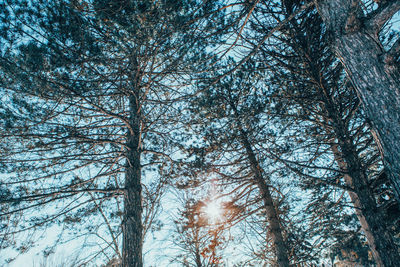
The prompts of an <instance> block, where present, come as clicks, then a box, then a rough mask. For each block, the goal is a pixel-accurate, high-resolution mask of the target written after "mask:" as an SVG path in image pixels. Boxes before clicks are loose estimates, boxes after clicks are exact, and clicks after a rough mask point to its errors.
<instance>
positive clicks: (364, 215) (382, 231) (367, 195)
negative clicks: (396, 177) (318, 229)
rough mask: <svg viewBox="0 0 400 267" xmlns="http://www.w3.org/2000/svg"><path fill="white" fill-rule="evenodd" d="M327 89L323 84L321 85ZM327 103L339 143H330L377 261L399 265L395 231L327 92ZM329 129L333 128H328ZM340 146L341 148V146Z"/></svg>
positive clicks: (387, 264)
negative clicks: (389, 227) (379, 204)
mask: <svg viewBox="0 0 400 267" xmlns="http://www.w3.org/2000/svg"><path fill="white" fill-rule="evenodd" d="M322 90H324V88H322ZM321 95H323V96H325V97H324V102H325V105H322V106H321V108H322V109H324V110H325V112H326V113H327V117H328V118H329V119H330V120H332V123H331V125H332V126H331V128H332V130H333V131H334V133H335V137H336V138H337V140H338V144H333V145H331V150H332V152H333V155H334V157H335V160H336V162H337V163H338V166H339V168H340V169H341V171H343V172H344V173H345V175H344V180H345V183H346V185H347V186H348V187H350V188H352V189H353V191H348V194H349V196H350V199H351V202H352V203H353V206H354V209H355V212H356V215H357V218H358V220H359V221H360V224H361V227H362V230H363V232H364V234H365V236H366V238H367V241H368V244H369V247H370V249H371V251H372V254H373V257H374V259H375V262H376V264H377V265H378V266H396V264H397V263H398V262H400V256H399V254H398V250H397V246H396V244H395V243H394V240H393V237H392V234H391V232H390V230H389V229H388V228H387V225H386V223H385V217H384V215H383V213H382V211H380V210H379V209H378V207H377V204H376V201H375V196H374V193H373V191H372V189H371V188H370V185H369V182H368V178H367V174H366V172H365V167H364V166H363V164H362V162H361V159H360V158H359V156H358V153H357V149H356V147H355V145H354V143H353V138H352V137H351V133H350V132H349V131H348V130H347V128H346V125H345V123H344V122H343V120H341V118H340V117H338V116H337V114H340V112H339V111H338V110H337V107H336V106H335V105H334V103H333V102H332V101H331V100H330V99H329V98H328V97H327V96H328V94H327V93H326V92H325V94H324V93H321ZM325 130H326V131H327V132H328V133H329V131H330V129H325ZM339 148H340V149H339Z"/></svg>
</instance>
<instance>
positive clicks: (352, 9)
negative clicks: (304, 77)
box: [316, 0, 400, 203]
mask: <svg viewBox="0 0 400 267" xmlns="http://www.w3.org/2000/svg"><path fill="white" fill-rule="evenodd" d="M316 6H317V9H318V12H319V14H320V15H321V17H322V19H323V20H324V22H325V24H326V25H327V29H328V31H329V32H330V33H331V34H332V48H333V50H334V52H335V53H336V54H337V56H338V58H339V59H340V60H341V62H342V63H343V65H344V67H345V69H346V72H347V73H348V75H349V77H350V79H351V80H352V83H353V85H354V87H355V89H356V91H357V94H358V97H359V98H360V100H361V102H362V104H363V106H364V110H365V113H366V116H367V118H368V119H369V120H370V121H371V123H372V125H373V128H374V131H375V132H376V133H377V135H378V138H379V143H380V144H379V145H380V146H381V147H382V149H383V153H384V160H385V163H386V165H387V166H386V167H387V168H388V170H389V172H390V174H391V175H389V177H390V180H391V183H392V185H393V191H394V193H395V194H396V197H397V200H398V202H399V203H400V152H399V151H400V81H399V75H398V70H396V68H395V66H393V65H390V62H387V61H386V62H385V59H387V57H386V55H387V53H386V52H385V51H384V50H383V49H382V47H381V45H380V43H379V40H378V38H377V35H378V32H379V30H380V27H379V26H381V25H383V22H384V20H387V19H388V18H390V16H391V15H392V14H393V13H394V12H395V11H396V9H397V10H398V8H399V6H400V4H399V1H396V0H392V1H387V8H386V9H385V8H380V9H379V10H378V11H376V12H374V13H372V14H371V15H370V17H366V18H365V17H364V18H363V17H362V16H363V15H362V11H361V7H360V6H359V1H355V0H321V1H316ZM377 25H378V26H377Z"/></svg>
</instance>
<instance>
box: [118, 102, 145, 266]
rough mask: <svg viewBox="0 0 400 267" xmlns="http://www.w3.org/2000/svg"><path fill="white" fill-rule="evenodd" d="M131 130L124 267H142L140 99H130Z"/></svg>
mask: <svg viewBox="0 0 400 267" xmlns="http://www.w3.org/2000/svg"><path fill="white" fill-rule="evenodd" d="M129 108H130V111H129V112H130V118H129V120H130V129H128V133H127V142H126V146H127V152H126V153H127V155H126V159H127V160H126V174H125V194H124V219H123V223H122V226H123V227H122V231H123V248H122V266H123V267H142V266H143V260H142V246H143V225H142V210H143V207H142V194H141V192H142V185H141V166H140V147H139V146H140V114H139V103H138V97H137V96H135V95H131V96H130V97H129Z"/></svg>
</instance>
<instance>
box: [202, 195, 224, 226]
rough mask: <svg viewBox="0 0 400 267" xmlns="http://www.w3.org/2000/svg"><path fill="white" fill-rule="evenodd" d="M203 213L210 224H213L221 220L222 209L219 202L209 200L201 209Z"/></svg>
mask: <svg viewBox="0 0 400 267" xmlns="http://www.w3.org/2000/svg"><path fill="white" fill-rule="evenodd" d="M203 212H204V213H205V215H206V216H207V218H208V219H209V221H210V222H211V223H212V224H215V223H217V222H219V221H221V220H222V217H223V209H222V206H221V202H220V201H218V200H211V201H209V202H207V203H206V205H205V206H204V208H203Z"/></svg>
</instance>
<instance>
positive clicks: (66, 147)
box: [0, 0, 223, 266]
mask: <svg viewBox="0 0 400 267" xmlns="http://www.w3.org/2000/svg"><path fill="white" fill-rule="evenodd" d="M1 8H2V9H1V11H2V13H1V18H2V24H1V32H2V35H1V36H2V37H1V40H0V42H1V44H2V51H1V53H2V54H1V59H0V60H1V62H0V65H1V72H2V78H1V81H0V85H1V87H2V89H3V91H2V93H1V97H2V99H3V100H5V101H4V102H3V105H2V106H1V119H2V120H1V123H2V127H3V128H4V129H5V131H4V132H2V134H1V135H2V139H3V141H4V143H5V144H6V145H5V146H4V147H2V148H3V149H2V151H1V153H2V162H1V165H2V167H3V170H4V172H5V173H7V174H8V175H7V176H6V177H5V178H3V176H2V181H1V183H2V186H7V187H8V188H9V190H10V193H7V194H2V204H4V203H5V204H7V203H12V204H13V205H12V208H11V209H9V210H7V211H6V212H4V213H3V214H2V216H6V215H15V214H17V213H18V212H23V215H24V219H23V220H22V222H21V223H20V224H19V225H18V226H19V229H17V230H16V231H14V233H18V232H20V231H24V230H27V229H34V228H37V227H39V226H45V225H46V224H47V225H48V224H51V223H54V222H57V223H59V224H64V223H79V224H83V225H84V226H87V231H88V233H89V234H92V235H97V234H98V232H99V231H100V229H99V228H98V227H96V225H93V224H92V223H91V222H90V220H89V219H88V218H89V217H90V216H100V217H101V218H103V220H104V225H103V226H104V227H106V228H107V229H108V230H109V233H110V235H111V236H109V238H108V240H107V239H104V237H101V236H100V237H101V238H102V239H103V240H106V241H105V242H104V243H103V247H101V249H100V253H102V251H103V253H105V252H104V251H105V250H107V249H108V248H113V249H114V253H113V254H117V255H118V253H119V245H120V241H119V238H118V237H119V236H120V233H121V232H122V239H123V240H122V255H121V257H122V264H123V266H142V245H143V234H144V232H145V230H146V229H144V227H146V226H143V223H142V219H143V220H144V221H151V220H148V219H147V218H149V216H150V217H152V212H151V210H154V207H156V203H157V194H155V195H152V193H159V192H160V190H159V189H160V186H158V185H157V186H154V187H152V188H147V187H146V184H147V186H149V185H151V183H149V182H146V183H145V182H144V181H143V177H146V173H149V174H150V173H151V174H153V175H154V174H157V173H158V175H156V176H154V177H159V180H158V181H157V180H156V181H153V184H159V185H161V186H162V185H163V184H164V183H165V177H166V176H168V174H169V173H170V170H171V168H170V167H171V159H170V158H169V156H168V153H169V152H170V151H171V147H170V146H169V145H170V140H171V138H172V136H173V134H174V128H169V127H174V126H173V125H174V123H176V120H175V118H176V117H177V116H176V115H175V114H176V112H177V111H178V108H177V106H176V105H175V104H174V103H175V101H174V99H176V98H179V97H182V95H184V94H185V92H184V90H183V85H185V83H186V81H185V80H186V79H187V78H188V76H187V70H188V64H187V63H188V62H191V65H193V62H195V61H196V60H197V59H200V58H201V56H202V52H201V51H202V48H204V46H205V45H204V44H205V43H206V42H201V40H204V37H205V36H207V34H208V33H209V32H208V30H209V29H212V30H215V29H216V28H215V25H211V24H210V23H208V22H207V21H204V19H203V18H204V17H205V14H206V12H207V13H208V12H211V14H212V15H210V16H211V17H212V18H215V19H216V20H217V21H218V19H219V18H220V13H219V12H215V13H213V11H214V10H215V6H214V5H213V4H212V3H209V2H208V3H206V4H199V3H198V2H196V1H178V2H177V1H157V2H153V1H101V0H99V1H61V0H60V1H50V2H48V3H43V2H41V1H40V2H29V1H17V2H11V1H10V2H7V3H2V4H1ZM217 25H223V23H218V24H217ZM195 34H196V36H195ZM196 49H197V50H196ZM189 59H190V60H189ZM171 129H172V130H171ZM175 130H176V129H175ZM175 132H176V131H175ZM170 137H171V138H170ZM156 165H158V168H155V166H156ZM10 174H13V175H10ZM143 174H145V175H144V176H143ZM146 178H147V177H146ZM143 186H145V187H144V189H145V190H143ZM122 206H123V208H122ZM143 208H145V209H146V210H147V211H150V214H149V216H147V218H142V217H143ZM38 209H39V210H41V211H42V214H40V213H38V212H37V210H38ZM43 211H48V212H45V213H43ZM51 213H52V214H51ZM42 215H43V216H42ZM84 222H85V223H84ZM119 223H121V224H122V225H121V226H122V229H120V225H119ZM100 232H101V231H100ZM105 254H106V253H105Z"/></svg>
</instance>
